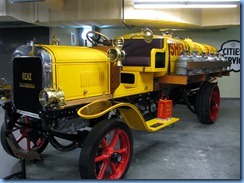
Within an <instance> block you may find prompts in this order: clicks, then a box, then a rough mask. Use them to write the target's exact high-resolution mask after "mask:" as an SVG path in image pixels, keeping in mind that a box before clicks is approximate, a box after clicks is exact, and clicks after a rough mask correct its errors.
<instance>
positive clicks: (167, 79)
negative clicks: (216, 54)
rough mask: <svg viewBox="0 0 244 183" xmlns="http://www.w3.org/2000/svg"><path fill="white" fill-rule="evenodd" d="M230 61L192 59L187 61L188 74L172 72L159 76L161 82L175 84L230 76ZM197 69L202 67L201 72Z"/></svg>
mask: <svg viewBox="0 0 244 183" xmlns="http://www.w3.org/2000/svg"><path fill="white" fill-rule="evenodd" d="M230 65H231V63H230V62H220V61H202V62H193V61H190V62H188V63H187V67H186V69H187V74H186V75H177V74H170V75H164V76H162V77H160V78H159V83H163V84H175V85H187V84H191V83H198V82H202V81H206V80H208V79H209V78H210V77H222V76H229V75H230V70H227V67H230ZM195 69H202V72H201V73H194V72H193V71H194V70H195Z"/></svg>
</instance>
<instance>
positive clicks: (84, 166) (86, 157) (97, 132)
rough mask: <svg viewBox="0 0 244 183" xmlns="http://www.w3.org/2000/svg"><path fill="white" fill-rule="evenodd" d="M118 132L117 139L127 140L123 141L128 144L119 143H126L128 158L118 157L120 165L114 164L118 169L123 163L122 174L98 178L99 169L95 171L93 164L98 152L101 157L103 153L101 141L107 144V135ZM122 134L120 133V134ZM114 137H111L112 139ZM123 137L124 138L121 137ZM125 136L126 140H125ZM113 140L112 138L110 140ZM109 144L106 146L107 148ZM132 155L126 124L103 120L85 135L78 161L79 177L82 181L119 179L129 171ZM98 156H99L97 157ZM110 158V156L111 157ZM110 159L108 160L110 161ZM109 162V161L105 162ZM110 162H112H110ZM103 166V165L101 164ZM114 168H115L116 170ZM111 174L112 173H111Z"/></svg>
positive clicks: (130, 137)
mask: <svg viewBox="0 0 244 183" xmlns="http://www.w3.org/2000/svg"><path fill="white" fill-rule="evenodd" d="M116 130H119V131H120V134H119V135H118V139H120V140H121V138H122V139H123V138H124V139H127V140H125V141H128V142H125V143H124V142H120V146H121V143H122V146H124V145H123V144H126V143H128V144H127V145H128V147H127V150H128V149H129V150H128V151H126V153H125V154H126V155H127V153H128V156H126V155H122V156H120V158H121V160H122V161H121V162H122V163H121V164H120V162H116V163H118V164H117V165H118V166H117V165H115V166H117V167H119V166H120V165H123V163H124V162H127V163H125V165H123V167H124V168H122V171H121V172H122V173H121V174H120V175H118V177H114V178H111V177H102V178H99V176H98V175H96V172H95V170H96V171H97V172H100V169H99V170H97V166H99V165H97V164H95V158H96V155H97V153H98V152H100V155H103V151H104V149H105V148H104V147H103V145H102V139H104V140H105V141H106V142H107V140H108V139H107V138H108V137H107V136H106V135H107V134H109V133H110V132H112V131H116ZM121 132H122V133H121ZM114 136H115V135H113V137H114ZM122 136H124V137H122ZM125 136H126V138H125ZM112 139H113V138H112ZM109 145H110V144H108V147H110V146H109ZM99 148H100V151H99ZM132 154H133V138H132V133H131V130H130V128H129V127H128V126H127V124H125V123H124V122H121V121H114V120H103V121H101V122H100V123H98V124H97V125H96V126H95V127H94V128H93V129H92V130H91V131H90V132H89V134H88V135H87V137H86V139H85V142H84V144H83V147H82V149H81V153H80V160H79V170H80V176H81V178H83V179H121V178H123V177H124V176H125V174H126V172H127V171H128V169H129V166H130V163H131V158H132ZM97 156H99V155H97ZM111 157H112V156H111ZM111 157H110V159H111ZM106 161H109V162H110V160H106ZM100 162H102V164H103V160H101V161H100ZM111 162H112V161H111ZM103 165H104V164H103ZM110 166H111V165H110ZM117 167H116V168H117ZM111 172H112V171H111Z"/></svg>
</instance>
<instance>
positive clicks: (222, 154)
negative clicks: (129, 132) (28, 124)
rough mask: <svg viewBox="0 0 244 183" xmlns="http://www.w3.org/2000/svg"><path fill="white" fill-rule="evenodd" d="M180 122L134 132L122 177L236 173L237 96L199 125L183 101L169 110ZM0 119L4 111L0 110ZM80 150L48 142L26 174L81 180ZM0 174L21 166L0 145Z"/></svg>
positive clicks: (238, 140) (238, 171)
mask: <svg viewBox="0 0 244 183" xmlns="http://www.w3.org/2000/svg"><path fill="white" fill-rule="evenodd" d="M173 114H174V116H175V117H179V118H180V119H181V120H180V122H178V123H176V124H175V125H174V126H173V127H168V128H165V129H162V130H160V131H158V132H156V133H148V132H142V131H133V138H134V154H133V159H132V163H131V166H130V168H129V171H128V172H127V174H126V176H125V179H131V180H132V179H167V180H168V179H174V180H179V179H184V180H185V179H187V180H189V179H194V180H199V179H204V180H206V179H208V180H209V179H210V180H214V179H228V180H236V179H240V178H241V176H242V175H241V153H240V152H241V133H240V132H241V125H240V121H241V120H240V100H239V99H221V110H220V113H219V118H218V121H217V122H216V123H215V124H213V125H204V124H201V123H200V122H199V121H198V120H197V117H196V116H195V115H194V114H192V113H191V112H190V111H189V110H188V109H187V107H186V106H181V105H177V106H176V107H175V108H174V112H173ZM0 119H1V122H0V124H2V121H3V111H2V109H1V110H0ZM79 153H80V149H76V150H73V151H70V152H60V151H58V150H56V149H54V148H53V147H52V146H51V145H48V147H47V149H46V150H45V151H44V152H43V153H42V157H43V161H39V162H36V163H35V164H34V163H33V162H27V166H26V171H27V178H28V179H42V180H44V179H45V180H47V179H57V180H61V179H64V180H70V179H80V176H79V172H78V161H79ZM0 157H1V158H0V178H3V177H5V176H7V175H9V174H12V173H15V172H17V171H19V170H20V161H19V160H18V159H15V158H13V157H11V156H9V155H8V154H7V153H6V152H5V151H4V150H3V148H2V146H1V145H0Z"/></svg>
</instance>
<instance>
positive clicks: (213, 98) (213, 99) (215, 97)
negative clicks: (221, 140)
mask: <svg viewBox="0 0 244 183" xmlns="http://www.w3.org/2000/svg"><path fill="white" fill-rule="evenodd" d="M209 103H210V107H209V113H210V119H211V121H213V122H214V121H216V120H217V118H218V114H219V107H220V93H219V88H218V87H217V85H215V86H214V87H213V88H212V91H211V94H210V101H209Z"/></svg>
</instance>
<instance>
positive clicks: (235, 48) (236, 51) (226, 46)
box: [218, 40, 241, 72]
mask: <svg viewBox="0 0 244 183" xmlns="http://www.w3.org/2000/svg"><path fill="white" fill-rule="evenodd" d="M218 52H219V53H221V54H223V56H224V57H225V58H226V59H227V61H229V62H230V63H231V68H230V70H231V71H234V72H240V67H241V66H240V64H241V60H240V54H241V49H240V41H237V40H229V41H226V42H224V43H223V44H222V45H221V49H220V50H219V51H218Z"/></svg>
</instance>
